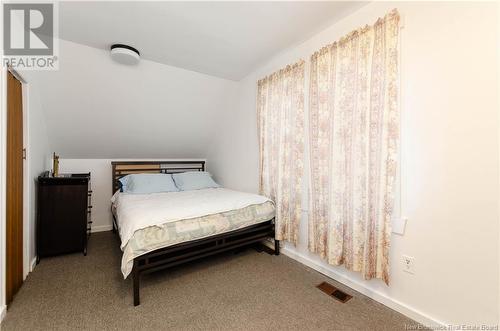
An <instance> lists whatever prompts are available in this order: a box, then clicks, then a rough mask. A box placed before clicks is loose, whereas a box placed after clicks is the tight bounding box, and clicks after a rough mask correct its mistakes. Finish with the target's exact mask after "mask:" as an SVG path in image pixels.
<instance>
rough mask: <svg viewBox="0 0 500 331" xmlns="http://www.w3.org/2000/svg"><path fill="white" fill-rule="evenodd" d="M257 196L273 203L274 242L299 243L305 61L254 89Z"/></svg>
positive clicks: (269, 78) (288, 68)
mask: <svg viewBox="0 0 500 331" xmlns="http://www.w3.org/2000/svg"><path fill="white" fill-rule="evenodd" d="M257 117H258V130H259V147H260V193H261V194H263V195H265V196H267V197H269V198H271V199H272V200H274V201H275V203H276V239H278V240H287V241H290V242H292V243H294V244H297V242H298V225H299V221H300V217H301V196H302V175H303V164H304V161H303V154H304V61H300V62H298V63H296V64H294V65H291V66H287V67H286V68H285V69H282V70H280V71H278V72H275V73H273V74H272V75H270V76H268V77H265V78H264V79H261V80H260V81H259V82H258V86H257Z"/></svg>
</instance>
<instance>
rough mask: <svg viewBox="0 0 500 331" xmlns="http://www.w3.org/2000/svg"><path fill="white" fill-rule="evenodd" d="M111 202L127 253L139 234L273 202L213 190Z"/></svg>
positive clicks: (129, 197) (123, 197) (121, 197)
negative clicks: (172, 223) (145, 230)
mask: <svg viewBox="0 0 500 331" xmlns="http://www.w3.org/2000/svg"><path fill="white" fill-rule="evenodd" d="M111 201H112V203H113V204H114V208H115V210H116V216H117V223H118V224H117V225H118V230H119V233H120V238H121V248H122V250H123V249H124V247H125V246H126V245H127V243H128V242H129V240H130V238H131V237H132V236H133V234H134V233H135V232H136V231H138V230H141V229H144V228H147V227H151V226H161V225H164V224H167V223H170V222H176V221H180V220H185V219H191V218H196V217H202V216H207V215H212V214H218V213H224V212H228V211H231V210H236V209H241V208H245V207H248V206H251V205H257V204H262V203H265V202H267V201H270V200H269V199H268V198H266V197H264V196H261V195H257V194H250V193H244V192H238V191H233V190H228V189H224V188H210V189H203V190H192V191H181V192H166V193H151V194H127V193H116V194H115V195H114V196H113V198H112V199H111Z"/></svg>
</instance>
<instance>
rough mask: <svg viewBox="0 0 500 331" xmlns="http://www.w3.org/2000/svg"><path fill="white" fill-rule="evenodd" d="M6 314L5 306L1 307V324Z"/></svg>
mask: <svg viewBox="0 0 500 331" xmlns="http://www.w3.org/2000/svg"><path fill="white" fill-rule="evenodd" d="M6 314H7V306H6V305H3V306H1V307H0V323H2V321H3V319H4V318H5V315H6Z"/></svg>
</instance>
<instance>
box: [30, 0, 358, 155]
mask: <svg viewBox="0 0 500 331" xmlns="http://www.w3.org/2000/svg"><path fill="white" fill-rule="evenodd" d="M362 4H363V3H352V2H344V3H332V2H320V3H318V2H255V3H253V2H252V3H250V2H210V3H207V2H183V3H178V2H141V3H140V4H139V3H137V2H61V3H60V8H59V16H60V22H59V34H60V37H61V38H62V39H60V41H59V70H58V71H45V72H44V71H36V72H35V71H31V72H25V73H23V75H24V76H25V78H26V80H27V81H28V83H29V84H30V85H31V87H30V88H33V89H35V90H36V92H37V93H38V94H39V96H40V101H41V106H42V108H43V111H44V115H45V119H46V126H47V131H48V138H49V142H50V145H51V147H52V149H53V150H54V151H55V152H57V153H59V154H60V155H61V157H63V158H165V157H168V158H198V157H208V154H209V152H208V151H209V150H210V148H211V144H212V143H213V142H214V141H216V139H214V137H215V136H216V135H217V134H219V132H217V130H220V129H221V125H219V124H220V123H222V122H223V121H222V120H223V116H225V114H227V112H228V111H231V110H232V108H234V107H235V106H236V105H237V102H238V100H237V99H238V86H239V83H238V82H237V81H235V80H238V79H240V78H242V77H244V76H246V75H247V74H248V73H250V72H251V71H252V70H253V69H254V68H255V66H257V65H259V63H261V62H263V61H265V60H267V59H268V58H269V57H271V56H272V55H274V54H276V53H277V52H279V51H281V50H282V49H284V48H286V47H288V46H291V45H292V44H294V43H299V42H300V41H302V40H303V39H306V38H307V37H309V36H310V35H312V34H314V33H315V32H317V31H318V30H320V29H322V28H323V27H324V25H327V24H328V25H329V24H330V23H333V22H334V21H335V20H338V19H339V18H341V17H343V16H345V15H347V14H348V13H349V12H350V11H353V10H355V9H356V8H358V7H360V6H361V5H362ZM112 43H127V44H130V45H132V46H135V47H137V48H138V49H139V50H140V51H141V54H142V60H141V62H140V63H139V65H137V66H124V65H120V64H117V63H115V62H113V61H112V60H111V59H110V56H109V46H110V44H112ZM30 125H36V123H30ZM222 129H223V126H222Z"/></svg>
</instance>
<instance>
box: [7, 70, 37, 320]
mask: <svg viewBox="0 0 500 331" xmlns="http://www.w3.org/2000/svg"><path fill="white" fill-rule="evenodd" d="M8 71H9V72H11V73H12V74H13V75H14V77H16V78H17V79H18V80H19V81H20V82H21V83H22V93H23V95H22V98H23V99H22V102H23V147H24V148H26V150H27V151H26V156H27V157H26V160H24V162H23V280H24V279H26V276H27V275H28V273H29V272H30V271H31V267H32V265H31V261H30V259H29V256H30V253H31V252H30V248H31V245H30V240H31V239H32V238H31V236H30V231H29V229H30V203H31V201H30V200H31V197H30V181H29V178H28V177H29V176H28V174H29V158H28V152H29V149H28V146H29V130H28V129H29V98H28V96H29V84H28V83H27V81H26V80H25V79H24V78H23V77H22V76H21V75H20V74H19V73H18V72H16V71H15V70H14V69H12V68H10V67H9V68H8V69H5V68H0V94H1V98H0V100H1V104H0V133H1V134H0V210H1V211H5V210H6V200H7V188H6V175H7V72H8ZM6 225H7V220H6V213H5V212H0V270H2V272H0V322H1V321H2V320H3V318H4V317H5V314H6V311H7V305H6V302H5V299H6V298H5V295H6V287H5V285H6V284H5V281H6V252H7V246H6V244H7V241H6Z"/></svg>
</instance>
